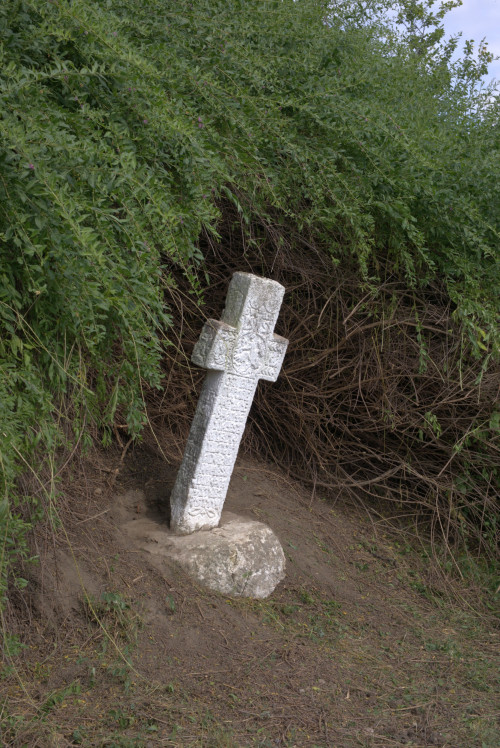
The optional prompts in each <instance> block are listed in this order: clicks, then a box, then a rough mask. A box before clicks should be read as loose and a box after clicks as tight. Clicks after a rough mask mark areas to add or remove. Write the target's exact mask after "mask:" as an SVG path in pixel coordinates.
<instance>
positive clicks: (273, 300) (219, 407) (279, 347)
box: [170, 273, 288, 535]
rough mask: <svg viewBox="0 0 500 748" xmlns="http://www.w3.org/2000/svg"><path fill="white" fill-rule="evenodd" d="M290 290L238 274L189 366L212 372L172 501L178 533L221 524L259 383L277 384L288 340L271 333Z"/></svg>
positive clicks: (248, 274)
mask: <svg viewBox="0 0 500 748" xmlns="http://www.w3.org/2000/svg"><path fill="white" fill-rule="evenodd" d="M284 292H285V289H284V287H283V286H282V285H280V284H279V283H277V282H276V281H273V280H269V279H268V278H259V277H257V276H256V275H252V274H250V273H234V275H233V278H232V280H231V283H230V285H229V290H228V294H227V298H226V306H225V308H224V312H223V313H222V320H221V321H220V322H218V321H216V320H213V319H210V320H208V322H206V323H205V326H204V327H203V330H202V332H201V335H200V338H199V340H198V342H197V343H196V345H195V347H194V350H193V355H192V359H191V360H192V361H193V362H194V363H195V364H198V365H199V366H203V367H205V368H206V369H208V373H207V376H206V378H205V381H204V383H203V388H202V391H201V394H200V399H199V401H198V406H197V409H196V413H195V416H194V419H193V423H192V425H191V431H190V432H189V438H188V442H187V446H186V451H185V453H184V459H183V461H182V465H181V467H180V470H179V473H178V475H177V480H176V482H175V486H174V489H173V491H172V495H171V497H170V505H171V522H170V527H171V529H172V530H173V532H175V533H177V534H179V535H187V534H189V533H191V532H194V531H196V530H204V529H210V528H212V527H217V525H218V524H219V520H220V516H221V512H222V506H223V504H224V500H225V498H226V493H227V489H228V486H229V481H230V479H231V474H232V472H233V467H234V463H235V460H236V455H237V453H238V447H239V445H240V441H241V437H242V436H243V431H244V428H245V424H246V420H247V416H248V413H249V411H250V406H251V405H252V400H253V397H254V394H255V390H256V388H257V383H258V381H259V379H266V380H267V381H269V382H275V381H276V379H277V378H278V374H279V372H280V369H281V364H282V363H283V358H284V356H285V352H286V348H287V345H288V340H285V338H282V337H280V336H279V335H275V334H274V333H273V330H274V326H275V324H276V320H277V319H278V314H279V310H280V306H281V302H282V299H283V294H284Z"/></svg>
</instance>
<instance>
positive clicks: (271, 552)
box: [130, 512, 285, 598]
mask: <svg viewBox="0 0 500 748" xmlns="http://www.w3.org/2000/svg"><path fill="white" fill-rule="evenodd" d="M130 524H131V525H133V532H132V534H133V535H134V536H135V539H136V541H137V542H138V544H139V545H140V547H141V548H143V549H144V550H146V551H148V552H149V553H152V554H153V555H155V556H156V557H158V556H164V557H165V558H168V559H171V560H173V561H176V562H177V563H178V564H179V565H180V566H181V567H182V568H183V569H184V570H185V571H186V572H187V573H188V574H189V575H190V576H191V577H193V579H196V581H197V582H199V583H200V584H202V585H204V586H205V587H208V588H209V589H212V590H216V591H217V592H221V593H222V594H224V595H229V596H234V597H254V598H264V597H268V596H269V595H270V594H271V592H273V590H274V589H275V587H276V585H277V584H278V582H280V581H281V580H282V579H284V577H285V555H284V553H283V549H282V547H281V545H280V542H279V540H278V538H277V537H276V535H275V534H274V533H273V531H272V530H271V529H270V528H269V527H267V526H266V525H264V524H263V523H262V522H256V521H255V520H251V519H247V518H246V517H240V516H238V515H236V514H232V513H231V512H223V513H222V517H221V522H220V525H219V527H216V528H214V529H212V530H200V531H198V532H195V533H192V534H191V535H174V534H172V533H171V532H170V531H169V530H168V528H166V527H165V528H163V527H162V526H159V525H157V524H155V523H153V522H151V521H145V522H144V520H143V521H141V520H139V521H137V522H134V523H130ZM130 529H131V530H132V527H131V528H130ZM156 565H157V564H156Z"/></svg>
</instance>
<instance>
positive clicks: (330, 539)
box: [0, 447, 499, 748]
mask: <svg viewBox="0 0 500 748" xmlns="http://www.w3.org/2000/svg"><path fill="white" fill-rule="evenodd" d="M122 456H123V455H122ZM177 468H178V466H177V465H169V464H168V463H167V462H166V460H164V459H163V458H162V457H161V456H159V455H158V454H156V452H155V451H154V450H151V449H148V448H146V447H142V448H136V449H135V450H133V451H132V450H131V451H129V453H128V454H127V455H126V456H124V457H123V459H120V453H113V452H108V453H106V454H102V453H100V454H99V456H98V459H97V460H96V459H94V460H92V463H91V464H90V463H88V464H84V465H82V466H81V467H80V468H79V469H78V470H76V469H74V472H73V474H72V476H69V477H68V481H67V485H66V495H67V496H68V498H69V501H68V502H67V503H66V505H65V509H64V510H63V511H61V519H62V524H63V528H64V529H63V530H59V531H58V532H57V533H47V534H46V536H45V540H44V538H43V537H42V535H39V536H38V537H37V543H38V546H39V551H40V553H43V554H44V557H45V560H44V563H43V564H42V565H41V566H40V568H38V569H36V568H34V569H32V570H31V572H30V577H29V585H28V588H27V589H26V590H24V591H23V592H22V594H21V593H19V594H18V596H17V598H15V599H14V602H15V604H16V610H13V611H12V613H11V621H10V623H12V625H13V626H14V624H15V625H17V631H18V636H19V638H20V640H21V641H23V642H24V643H25V644H26V645H27V647H26V648H25V649H22V650H20V651H18V652H17V653H14V654H13V656H12V657H10V658H6V660H5V666H4V671H3V675H2V681H1V682H0V688H1V691H2V701H3V715H2V720H1V722H2V724H3V727H2V741H3V743H2V744H3V745H5V746H10V745H12V746H29V747H30V748H31V746H43V747H46V746H58V747H59V748H63V747H64V746H70V745H71V746H73V745H84V746H150V747H151V746H214V747H217V746H318V747H319V746H321V747H322V748H323V747H324V748H327V747H330V746H339V748H343V747H345V748H349V747H350V746H370V747H373V748H375V747H376V746H379V747H382V746H384V747H386V746H391V747H392V746H451V747H453V748H460V747H461V746H480V747H481V748H484V746H493V745H496V744H497V743H496V739H497V736H498V733H497V729H498V723H497V721H496V720H497V716H498V715H497V713H496V711H495V709H496V704H495V691H496V688H497V684H496V683H495V679H496V678H497V675H498V664H499V663H498V637H497V634H496V632H495V631H494V629H493V627H492V625H491V623H490V621H489V620H487V619H486V618H484V617H483V618H481V617H480V616H478V615H477V614H475V613H474V612H473V611H471V610H468V609H466V608H464V607H461V608H459V607H458V606H457V605H456V604H451V603H450V602H449V601H447V600H446V598H445V597H444V596H443V594H442V591H440V590H439V589H437V588H435V586H433V584H432V583H431V580H430V579H429V578H427V576H426V571H425V568H424V567H423V565H422V560H421V559H420V558H419V557H418V556H416V555H415V552H414V551H412V550H411V549H410V548H409V546H408V545H407V544H405V543H398V542H395V541H394V539H392V540H391V538H389V537H386V536H384V533H383V530H382V527H383V525H381V526H378V525H376V524H374V523H373V522H371V521H370V520H369V519H368V517H367V516H366V515H363V514H359V515H358V514H356V513H355V512H353V511H352V510H351V511H347V510H346V509H345V508H341V506H340V505H334V506H332V503H331V502H329V503H328V502H326V501H323V500H322V499H321V497H320V496H316V497H315V498H314V499H311V495H310V492H309V491H307V490H306V489H304V488H303V487H302V486H301V485H300V484H298V483H296V482H294V481H291V480H289V479H288V478H287V477H286V475H285V474H284V473H282V472H281V471H280V470H279V469H277V468H276V467H275V466H270V465H268V464H263V463H259V462H256V461H254V460H250V459H247V458H240V459H239V461H238V463H237V466H236V469H235V471H234V475H233V478H232V481H231V485H230V488H229V493H228V498H227V502H226V505H225V507H226V508H227V509H228V510H230V511H232V512H235V513H237V514H240V515H243V516H247V517H250V518H254V519H258V520H260V521H262V522H265V523H266V524H268V525H269V526H270V527H271V528H272V529H273V530H274V532H275V533H276V534H277V536H278V537H279V538H280V541H281V543H282V546H283V549H284V551H285V555H286V558H287V575H286V579H285V580H284V582H282V583H280V585H279V586H278V588H277V589H276V591H275V592H274V594H273V595H272V596H271V597H270V598H269V599H267V600H263V601H255V600H248V599H242V598H240V599H230V598H227V597H224V596H222V595H219V594H217V593H214V592H210V591H208V590H206V589H204V588H202V587H200V586H198V585H196V584H195V583H193V581H192V580H191V579H190V578H189V577H188V576H187V575H186V574H185V573H184V572H182V570H181V569H180V568H179V567H177V566H176V565H175V563H173V562H172V563H169V562H168V561H167V560H165V563H164V565H162V566H161V567H159V566H158V563H156V562H155V560H154V559H153V558H152V556H151V555H150V554H148V553H147V552H145V551H144V550H142V549H140V548H138V547H135V546H134V543H133V541H132V540H131V538H130V535H129V534H126V533H125V532H123V525H124V523H126V522H130V521H133V520H132V519H131V518H133V517H134V516H135V517H137V518H138V519H140V518H141V517H145V516H147V517H148V518H150V519H152V520H154V521H155V522H158V524H159V526H161V525H162V524H163V525H164V526H165V524H166V523H167V522H168V496H169V493H170V490H171V488H172V485H173V481H174V479H175V475H176V471H177ZM23 621H24V623H23ZM14 650H15V647H14Z"/></svg>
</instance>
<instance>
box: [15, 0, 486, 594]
mask: <svg viewBox="0 0 500 748" xmlns="http://www.w3.org/2000/svg"><path fill="white" fill-rule="evenodd" d="M454 4H456V3H454V2H447V3H442V4H441V6H440V8H439V9H438V11H432V9H431V5H432V3H431V2H430V1H429V0H421V1H418V0H402V1H401V2H399V3H392V2H363V3H353V2H349V0H345V1H344V2H339V3H334V4H329V3H327V2H322V1H319V0H299V1H298V2H295V1H294V0H283V1H282V2H278V1H277V0H269V1H267V0H266V1H263V0H232V1H230V0H193V1H192V2H186V1H185V0H176V2H175V3H174V2H168V0H142V1H141V2H137V0H106V1H105V2H93V1H92V0H3V2H2V4H1V6H0V90H1V98H0V135H1V140H0V431H1V438H2V441H1V445H0V463H1V475H2V477H1V492H2V493H1V495H2V496H3V498H4V501H5V502H6V503H5V504H4V505H3V506H4V512H3V516H4V521H3V527H5V528H7V529H5V530H2V533H1V535H2V538H4V540H3V551H2V568H3V570H4V571H3V573H2V580H3V582H2V585H3V586H2V588H1V589H0V594H1V593H2V591H4V590H5V584H6V576H5V575H6V571H7V569H8V567H9V564H10V562H11V560H12V558H13V556H12V553H13V551H12V550H11V547H10V545H9V540H8V539H9V538H10V537H17V538H18V539H21V538H22V537H24V536H25V531H26V530H27V529H29V521H28V520H30V519H31V516H29V517H28V520H27V519H26V502H25V503H24V505H23V506H22V507H21V506H17V504H16V502H19V499H16V496H18V495H19V494H18V487H17V483H16V481H17V479H18V476H19V475H20V473H25V472H26V471H28V472H32V473H34V474H35V475H36V476H38V481H39V483H40V486H41V489H42V490H41V493H42V494H43V496H44V497H46V498H47V500H48V501H49V502H51V501H52V500H53V498H54V497H53V481H49V483H48V484H47V482H46V481H45V479H44V478H42V477H41V476H42V475H43V468H44V466H46V465H47V460H49V461H50V460H52V463H53V455H54V454H55V451H56V450H57V449H58V448H59V447H66V446H68V445H69V443H71V442H75V441H77V440H79V439H80V438H85V435H86V434H87V433H88V428H89V425H92V426H93V427H94V428H95V427H97V428H99V429H101V430H103V429H105V428H106V427H109V426H111V425H112V424H113V422H114V419H115V415H116V413H117V411H118V410H119V411H120V412H121V413H122V414H123V415H122V417H124V418H125V419H126V421H127V423H128V425H129V429H130V432H131V433H132V434H133V435H137V434H139V433H140V430H141V428H142V426H143V424H144V419H145V416H144V404H143V397H142V383H143V382H146V383H148V385H150V386H153V387H158V386H160V382H161V376H160V367H159V362H160V358H161V352H162V345H163V342H162V341H164V340H165V339H166V335H165V333H167V335H168V327H169V324H170V317H169V314H168V311H165V307H164V293H165V291H166V292H167V293H168V288H169V287H170V286H172V285H173V284H174V283H175V277H176V274H179V273H186V274H187V275H188V277H189V278H190V279H191V284H192V289H193V291H196V292H197V291H198V290H199V282H198V280H197V271H196V266H197V265H198V264H199V263H200V262H201V261H202V257H201V255H200V252H199V249H198V248H197V239H198V237H199V235H200V232H201V230H202V228H205V229H206V230H207V231H208V232H213V233H216V231H217V220H218V218H219V215H220V214H219V210H220V206H221V205H223V204H224V202H228V201H229V202H231V203H233V204H234V205H235V206H236V207H237V209H238V212H239V213H240V216H241V222H242V226H243V230H244V231H245V230H247V229H245V227H248V226H249V225H250V222H251V221H255V220H256V219H258V220H259V221H260V222H261V223H263V224H264V225H270V224H273V225H275V226H277V227H278V228H281V230H285V227H294V229H295V230H298V231H300V232H307V233H308V235H309V236H310V237H311V241H313V242H315V243H316V244H317V245H321V246H322V247H323V248H324V249H325V251H327V252H330V253H331V256H332V259H333V260H334V261H335V262H339V261H341V260H342V258H343V257H345V256H346V255H353V256H354V257H356V258H357V261H358V263H359V268H360V276H361V277H362V278H364V280H365V281H366V282H367V283H370V284H371V285H372V286H373V285H376V282H377V274H378V270H379V260H380V258H381V257H383V258H384V259H385V258H387V257H388V258H389V259H390V261H392V263H393V265H394V267H395V268H396V270H397V271H398V272H400V273H401V274H403V275H404V276H405V277H406V278H407V281H408V283H409V284H410V285H411V286H417V285H419V284H425V283H426V282H427V281H429V280H430V279H431V278H435V277H440V278H443V279H444V281H445V282H446V284H447V287H448V290H449V295H450V299H451V301H452V303H453V305H454V307H455V309H456V317H457V319H458V320H459V321H461V323H462V324H463V325H464V326H465V327H466V328H467V330H468V332H469V335H470V337H471V340H472V341H473V344H474V347H475V349H476V352H477V354H478V355H484V356H485V357H486V358H487V357H488V356H489V355H490V354H491V353H493V352H494V351H495V350H497V348H498V340H499V326H498V312H499V308H498V297H499V294H498V288H499V262H498V239H499V223H498V221H499V219H498V216H499V213H500V211H499V202H500V201H499V195H500V173H499V172H500V159H499V158H498V146H499V140H498V133H499V129H498V98H496V97H495V95H494V93H493V91H491V90H484V89H481V88H480V87H479V85H478V82H479V80H480V76H481V75H482V74H484V71H485V69H486V65H487V62H488V59H489V55H488V51H487V48H486V47H485V46H482V47H481V48H480V49H479V51H478V54H477V55H476V56H474V49H473V47H472V46H471V45H470V44H469V45H468V47H467V48H466V52H465V55H464V57H463V59H462V60H460V61H459V62H452V61H451V60H452V54H453V51H454V49H455V47H456V40H450V41H445V40H444V37H443V32H442V27H441V19H442V16H443V15H444V13H445V12H446V10H447V9H448V8H450V7H453V5H454ZM391 10H396V11H398V12H399V20H400V23H401V24H402V25H401V26H399V27H396V26H395V24H394V21H391V20H390V18H389V16H388V11H391ZM248 240H249V241H251V240H252V235H251V232H250V230H249V229H248ZM63 402H66V403H67V402H70V403H71V407H70V408H69V409H68V408H67V407H63ZM426 420H427V425H428V426H429V427H430V428H432V429H434V430H435V429H436V428H437V425H436V424H434V423H433V422H432V420H431V417H430V416H429V418H427V416H426ZM68 421H69V425H70V428H69V429H68ZM101 433H105V434H106V433H109V432H106V431H101ZM28 503H29V505H30V507H32V502H31V501H30V502H28ZM21 509H22V511H21ZM23 512H24V514H23ZM31 512H32V509H31V508H30V512H28V515H30V513H31ZM9 528H10V529H9ZM25 547H26V546H25V545H23V541H20V545H19V548H20V555H21V556H23V555H24V554H25V551H24V550H23V549H24V548H25Z"/></svg>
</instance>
